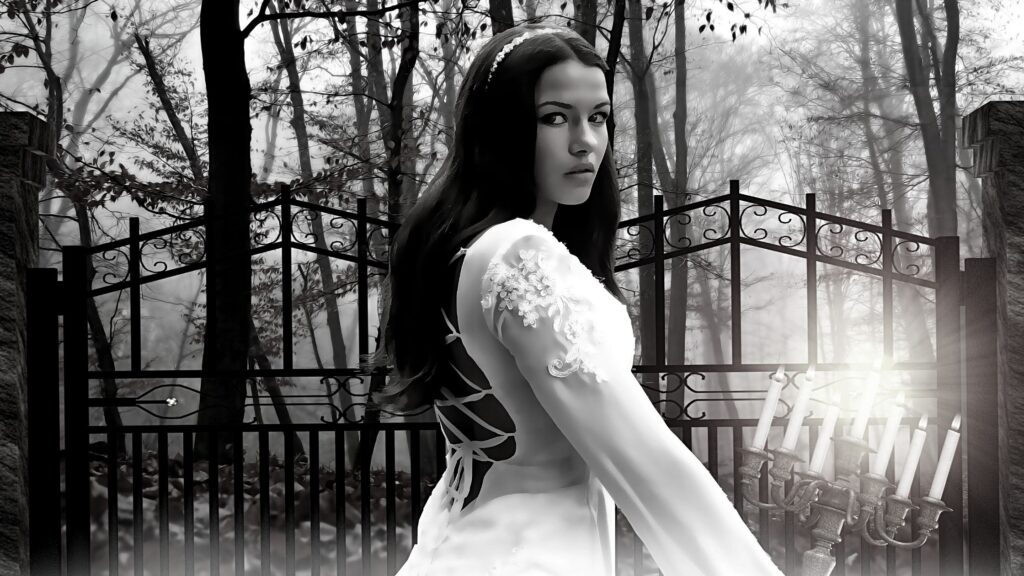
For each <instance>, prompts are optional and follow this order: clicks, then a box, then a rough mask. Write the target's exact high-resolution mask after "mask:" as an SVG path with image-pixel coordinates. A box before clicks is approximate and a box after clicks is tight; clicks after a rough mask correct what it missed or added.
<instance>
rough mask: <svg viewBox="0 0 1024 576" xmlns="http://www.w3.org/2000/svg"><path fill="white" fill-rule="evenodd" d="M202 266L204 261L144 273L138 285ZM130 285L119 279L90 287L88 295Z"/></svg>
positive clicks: (97, 294) (94, 295)
mask: <svg viewBox="0 0 1024 576" xmlns="http://www.w3.org/2000/svg"><path fill="white" fill-rule="evenodd" d="M204 268H206V263H205V262H197V263H195V264H186V265H185V266H181V267H179V268H175V269H173V270H166V271H163V272H156V273H153V274H148V275H146V277H145V278H140V279H139V285H140V286H141V285H142V284H150V283H152V282H159V281H161V280H166V279H168V278H174V277H175V276H181V275H182V274H187V273H189V272H194V271H196V270H202V269H204ZM131 286H132V281H131V280H130V279H129V280H121V281H120V282H114V283H113V284H107V285H106V286H100V287H98V288H92V287H90V288H89V293H88V295H89V296H92V297H93V298H95V297H96V296H103V295H104V294H110V293H111V292H120V291H122V290H125V289H130V288H131Z"/></svg>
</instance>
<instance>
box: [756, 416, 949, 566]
mask: <svg viewBox="0 0 1024 576" xmlns="http://www.w3.org/2000/svg"><path fill="white" fill-rule="evenodd" d="M742 451H743V466H742V467H741V468H740V475H741V480H740V483H741V486H742V488H743V497H744V499H745V500H747V501H748V502H750V503H751V504H753V505H754V506H757V507H758V508H761V509H765V510H784V511H786V512H794V513H797V514H798V516H799V517H800V519H801V521H802V522H803V524H804V526H805V527H807V528H809V529H810V530H811V535H812V536H813V538H814V546H813V547H812V548H811V549H810V550H808V551H806V552H804V554H803V576H828V575H829V574H831V573H832V569H833V568H834V567H835V565H836V560H835V558H834V557H833V556H832V546H833V545H835V544H838V543H839V542H840V541H842V538H843V529H844V526H848V527H849V530H851V531H853V532H856V533H859V534H860V537H861V538H863V539H864V540H865V541H867V542H868V543H870V544H871V545H872V546H895V547H897V548H901V549H913V548H919V547H921V546H923V545H924V543H925V542H926V541H927V540H928V537H929V535H930V534H931V532H932V531H933V530H935V529H936V528H938V526H939V524H938V522H939V516H940V515H941V514H942V513H943V512H945V511H947V510H950V508H947V507H946V505H945V504H944V503H943V502H942V501H941V500H937V499H934V498H929V497H927V496H926V497H922V498H918V499H916V502H915V501H912V500H911V499H910V498H907V497H904V496H900V495H899V494H890V495H886V492H887V491H888V490H890V489H891V488H893V487H894V486H893V484H891V483H890V482H889V481H888V480H887V479H886V478H884V477H883V476H880V475H878V474H874V473H870V472H868V473H865V474H860V473H859V472H860V462H861V459H862V458H863V457H864V454H866V453H868V452H874V451H873V450H871V448H870V447H869V446H868V443H867V442H865V441H864V440H861V439H859V438H855V437H852V436H843V437H841V438H836V440H835V466H836V481H829V480H827V479H825V477H824V476H822V475H821V474H820V473H817V472H813V471H808V472H794V470H793V468H794V466H795V465H796V464H797V463H800V462H803V459H802V458H800V456H798V455H797V454H796V453H795V452H793V451H792V450H789V449H786V448H777V449H772V450H768V451H765V450H762V449H759V448H756V447H754V446H748V447H745V448H743V449H742ZM767 461H770V462H772V464H771V466H770V468H769V470H768V476H769V481H770V486H769V490H768V493H769V494H768V496H769V501H767V502H763V501H761V499H760V495H759V489H758V480H759V479H760V478H761V468H762V466H763V465H764V463H765V462H767ZM794 476H797V477H798V478H797V479H796V480H794ZM855 477H859V479H860V483H859V490H855V489H854V488H853V487H852V486H853V479H854V478H855ZM840 479H842V480H840ZM790 481H793V484H792V486H791V487H790V489H789V490H788V491H787V490H786V483H787V482H790ZM913 509H918V510H920V513H919V514H918V517H917V526H918V528H919V529H920V532H919V533H918V536H917V538H916V539H915V540H913V541H912V542H901V541H899V540H897V539H896V533H897V531H899V529H900V528H902V527H903V526H904V525H905V524H906V517H907V512H909V511H910V510H913Z"/></svg>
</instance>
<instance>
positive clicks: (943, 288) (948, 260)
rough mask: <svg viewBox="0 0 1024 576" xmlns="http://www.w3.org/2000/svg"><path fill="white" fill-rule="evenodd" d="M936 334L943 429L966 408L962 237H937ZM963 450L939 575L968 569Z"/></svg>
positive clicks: (952, 476)
mask: <svg viewBox="0 0 1024 576" xmlns="http://www.w3.org/2000/svg"><path fill="white" fill-rule="evenodd" d="M935 242H936V245H935V281H936V282H937V283H938V288H937V289H936V291H935V313H936V321H935V335H936V340H937V342H936V344H937V347H936V358H937V363H938V371H937V372H936V387H937V392H938V397H937V400H938V419H937V421H936V425H937V426H938V429H939V430H946V429H948V428H949V427H950V425H951V424H952V421H953V417H954V415H955V414H957V413H959V412H960V411H961V409H962V405H961V398H960V394H961V392H962V384H963V383H962V380H961V373H960V370H961V364H962V362H961V355H962V353H963V350H962V349H961V334H962V325H961V321H960V305H961V303H962V298H961V294H960V239H959V238H958V237H956V236H943V237H940V238H937V239H936V240H935ZM960 458H961V454H960V452H957V453H956V454H955V455H954V457H953V465H952V467H951V468H950V470H949V480H948V481H947V483H946V488H945V493H944V498H943V501H944V502H945V504H946V506H948V507H950V508H952V510H953V511H952V512H949V513H946V514H943V515H942V517H941V518H940V521H939V534H938V536H939V576H960V575H962V574H963V573H964V550H963V548H964V541H963V510H964V507H963V489H962V477H961V474H962V468H961V459H960Z"/></svg>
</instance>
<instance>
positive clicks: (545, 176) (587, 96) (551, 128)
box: [534, 60, 611, 218]
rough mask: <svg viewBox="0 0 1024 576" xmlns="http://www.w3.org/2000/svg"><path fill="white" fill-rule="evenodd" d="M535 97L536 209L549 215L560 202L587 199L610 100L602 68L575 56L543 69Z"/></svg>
mask: <svg viewBox="0 0 1024 576" xmlns="http://www.w3.org/2000/svg"><path fill="white" fill-rule="evenodd" d="M534 101H535V102H536V103H537V109H536V111H537V146H536V149H535V158H534V181H535V182H536V184H537V209H538V212H539V213H542V214H543V213H547V212H550V215H551V217H552V218H553V216H554V210H555V208H557V205H558V204H571V205H575V204H582V203H583V202H586V201H587V198H589V197H590V188H591V186H593V184H594V178H595V176H596V174H597V169H598V167H599V166H600V165H601V160H603V159H604V153H605V150H606V149H607V148H608V130H607V127H606V126H605V122H606V121H607V120H608V116H609V114H610V113H611V104H610V103H609V102H608V88H607V85H606V84H605V81H604V71H603V70H601V69H600V68H598V67H597V66H585V65H583V64H581V63H580V62H578V61H576V60H566V61H565V62H561V63H558V64H555V65H554V66H551V67H550V68H548V69H547V70H545V71H544V72H543V73H542V74H541V76H540V79H539V81H538V82H537V88H536V92H535V100H534ZM581 169H582V170H583V171H582V172H578V171H579V170H581Z"/></svg>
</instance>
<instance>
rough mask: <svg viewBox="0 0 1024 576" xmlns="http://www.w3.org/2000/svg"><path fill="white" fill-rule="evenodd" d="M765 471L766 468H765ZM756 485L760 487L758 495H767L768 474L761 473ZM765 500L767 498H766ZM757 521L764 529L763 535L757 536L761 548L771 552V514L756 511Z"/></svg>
mask: <svg viewBox="0 0 1024 576" xmlns="http://www.w3.org/2000/svg"><path fill="white" fill-rule="evenodd" d="M766 470H767V468H766ZM757 481H758V484H759V485H760V492H759V494H768V473H767V471H765V472H762V474H761V477H760V478H758V480H757ZM766 499H767V498H766ZM757 514H758V516H759V518H758V520H759V521H760V522H761V526H763V527H764V533H763V534H759V536H760V538H759V540H760V542H761V547H763V548H764V549H765V550H771V545H772V523H771V512H769V511H768V510H758V511H757Z"/></svg>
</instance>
